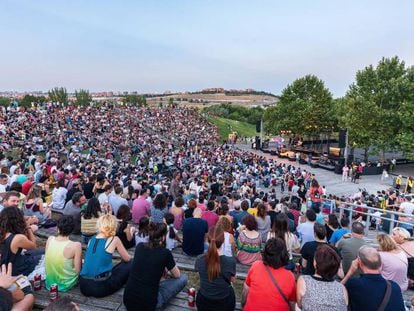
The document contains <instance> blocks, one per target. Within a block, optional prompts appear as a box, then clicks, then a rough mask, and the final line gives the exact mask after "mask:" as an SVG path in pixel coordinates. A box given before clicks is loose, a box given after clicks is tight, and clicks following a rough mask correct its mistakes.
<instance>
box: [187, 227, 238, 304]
mask: <svg viewBox="0 0 414 311" xmlns="http://www.w3.org/2000/svg"><path fill="white" fill-rule="evenodd" d="M208 241H209V246H208V251H207V253H206V254H204V255H201V256H200V257H198V258H197V260H196V263H195V269H196V270H197V271H198V274H199V276H200V289H199V291H198V294H197V298H196V304H197V309H198V310H200V311H210V310H211V311H216V310H218V311H227V310H228V311H230V310H234V307H235V303H236V300H235V295H234V290H233V287H232V285H231V284H232V282H233V281H234V279H235V275H236V260H235V259H234V258H233V257H228V256H225V255H223V254H222V251H221V249H222V248H221V247H222V245H223V243H224V230H223V228H222V227H221V226H220V225H217V226H214V227H212V228H210V230H209V231H208Z"/></svg>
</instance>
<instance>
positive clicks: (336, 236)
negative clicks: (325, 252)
mask: <svg viewBox="0 0 414 311" xmlns="http://www.w3.org/2000/svg"><path fill="white" fill-rule="evenodd" d="M349 232H351V231H349V229H343V228H341V229H336V230H335V231H334V232H333V233H332V236H331V239H330V240H329V243H330V244H333V245H335V244H336V243H337V242H338V241H339V240H340V239H341V238H342V237H343V236H344V235H345V234H347V233H349Z"/></svg>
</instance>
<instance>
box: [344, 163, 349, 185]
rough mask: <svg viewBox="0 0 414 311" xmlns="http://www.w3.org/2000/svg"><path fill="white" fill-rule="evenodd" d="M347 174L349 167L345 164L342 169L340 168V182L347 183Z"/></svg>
mask: <svg viewBox="0 0 414 311" xmlns="http://www.w3.org/2000/svg"><path fill="white" fill-rule="evenodd" d="M348 173H349V167H348V165H347V164H346V163H345V165H344V167H343V168H342V181H347V180H348Z"/></svg>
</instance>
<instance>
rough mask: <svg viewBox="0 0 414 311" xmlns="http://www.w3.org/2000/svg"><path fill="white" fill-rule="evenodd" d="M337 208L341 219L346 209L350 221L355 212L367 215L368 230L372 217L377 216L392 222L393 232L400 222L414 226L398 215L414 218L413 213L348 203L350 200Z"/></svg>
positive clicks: (390, 228)
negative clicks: (400, 218) (386, 215)
mask: <svg viewBox="0 0 414 311" xmlns="http://www.w3.org/2000/svg"><path fill="white" fill-rule="evenodd" d="M358 207H359V208H362V209H363V210H362V211H360V210H358V211H356V210H355V209H356V208H358ZM336 209H339V218H340V219H341V218H342V217H343V215H344V213H345V211H349V215H348V218H349V221H350V222H352V216H353V215H354V214H355V213H358V214H360V215H365V216H366V220H365V228H366V230H368V228H369V226H370V224H371V219H372V218H375V219H381V220H384V221H389V222H390V226H389V231H390V232H391V231H392V229H393V228H394V227H395V226H396V225H399V224H405V225H409V226H414V223H410V222H406V221H402V220H399V219H397V217H410V218H414V215H412V214H406V213H400V212H395V211H392V210H385V209H382V208H377V207H371V206H365V205H359V204H354V203H348V202H341V204H340V205H339V206H337V207H336ZM331 213H332V209H331ZM377 213H381V214H377ZM385 214H388V215H390V217H385V216H384V215H385ZM376 226H377V229H378V226H379V223H378V222H377V223H376Z"/></svg>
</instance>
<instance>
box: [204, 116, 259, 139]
mask: <svg viewBox="0 0 414 311" xmlns="http://www.w3.org/2000/svg"><path fill="white" fill-rule="evenodd" d="M208 121H209V122H211V123H213V124H215V125H217V127H218V131H219V135H220V141H223V140H224V139H228V137H229V134H230V133H232V132H234V131H235V132H237V134H238V136H239V137H240V136H249V137H252V136H255V135H256V127H255V125H254V124H250V123H246V122H240V121H235V120H230V119H225V118H219V117H213V116H210V117H208Z"/></svg>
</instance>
